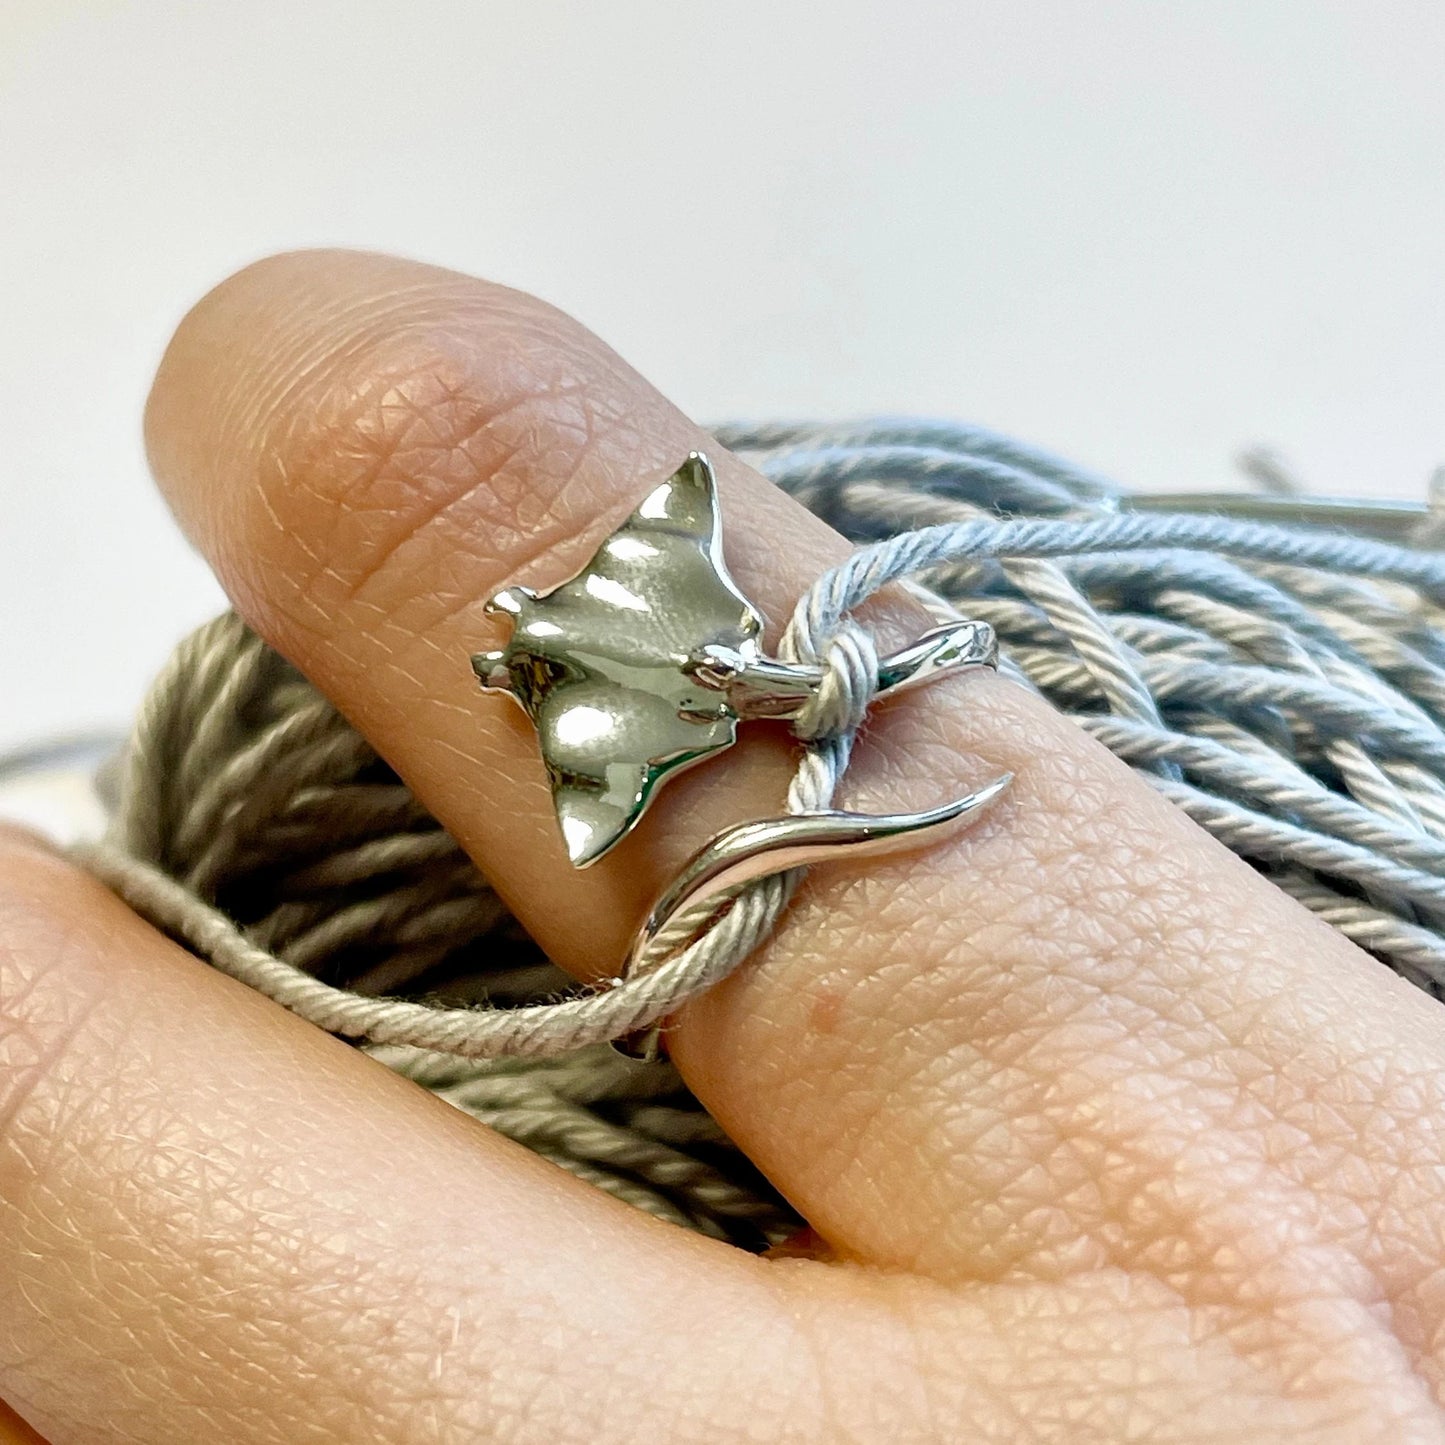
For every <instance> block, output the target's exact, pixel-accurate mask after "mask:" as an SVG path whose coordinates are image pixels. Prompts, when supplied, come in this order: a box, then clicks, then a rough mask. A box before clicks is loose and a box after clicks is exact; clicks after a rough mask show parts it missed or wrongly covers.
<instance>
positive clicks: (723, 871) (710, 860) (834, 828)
mask: <svg viewBox="0 0 1445 1445" xmlns="http://www.w3.org/2000/svg"><path fill="white" fill-rule="evenodd" d="M1012 781H1013V774H1012V773H1004V774H1002V775H1001V776H1000V777H997V778H995V779H994V780H993V781H992V782H991V783H987V784H985V786H983V787H982V788H979V789H978V790H977V791H976V792H972V793H967V794H965V795H964V796H963V797H961V798H956V799H955V800H954V801H953V802H951V803H945V804H943V806H942V807H939V808H929V809H927V810H926V811H925V812H921V813H879V814H872V813H844V812H826V813H789V814H785V815H783V816H782V817H777V818H760V819H758V820H757V821H755V822H751V823H739V824H738V825H737V826H736V827H732V828H725V829H724V830H723V831H722V832H721V833H719V834H717V835H716V836H715V837H714V838H711V839H710V840H709V841H708V842H707V843H705V844H704V845H703V846H702V847H701V848H699V849H698V851H697V852H696V853H694V854H693V855H692V857H691V858H689V859H688V861H687V862H686V863H685V864H684V865H683V866H682V869H681V870H680V871H679V873H678V875H677V877H676V878H674V879H673V881H672V882H671V883H670V884H669V885H668V887H667V888H666V889H665V890H664V891H663V893H662V894H661V895H660V896H659V898H658V900H657V902H656V903H655V904H653V906H652V909H651V911H650V912H649V913H648V915H647V917H646V919H645V920H644V921H643V923H642V926H641V927H640V928H639V929H638V930H637V933H636V935H635V936H634V938H633V941H632V947H631V948H630V949H629V950H628V955H627V962H626V963H625V964H624V965H623V969H622V975H621V976H622V977H623V978H627V977H630V976H631V975H632V974H633V973H634V972H635V971H636V970H637V968H638V967H639V965H641V964H642V963H643V961H644V960H645V958H646V956H647V953H648V950H649V948H650V946H651V944H652V942H653V940H654V939H656V938H657V937H658V935H659V934H661V933H662V932H663V931H664V930H665V929H666V928H667V927H668V926H669V924H671V923H672V922H673V921H674V920H676V919H680V918H682V917H683V916H684V915H687V914H694V916H695V917H696V918H698V919H699V920H700V919H702V918H705V917H706V916H707V910H708V907H709V905H710V904H717V905H719V906H720V905H721V904H722V903H724V902H725V901H726V900H727V899H728V898H729V897H731V896H732V895H734V894H735V893H737V892H738V890H739V889H741V888H743V887H745V886H746V885H747V884H749V883H753V882H756V881H757V880H758V879H760V878H767V877H769V876H770V875H772V874H774V873H782V872H785V871H787V870H788V869H790V868H805V867H808V866H810V865H812V864H814V863H826V862H830V861H837V862H846V861H850V860H856V859H860V858H876V857H878V856H879V855H881V854H885V853H900V852H903V851H904V850H905V849H910V848H923V847H927V846H928V845H929V844H932V843H937V842H941V841H942V840H943V839H945V838H947V837H949V836H951V835H952V834H953V833H955V832H957V831H958V830H959V829H961V828H963V827H965V826H966V825H967V824H969V823H971V822H973V821H974V820H975V819H976V818H978V817H979V815H980V814H982V813H983V812H984V811H985V810H986V809H987V808H988V807H989V806H990V804H992V803H994V802H995V801H997V799H998V798H999V797H1000V796H1002V794H1003V793H1005V792H1006V791H1007V790H1008V786H1009V784H1010V783H1011V782H1012ZM659 961H660V960H659ZM614 1047H616V1048H617V1050H618V1051H619V1052H620V1053H623V1054H626V1055H627V1056H628V1057H629V1058H635V1059H642V1060H645V1061H649V1062H650V1061H652V1060H655V1059H658V1058H661V1057H662V1055H663V1054H664V1052H665V1046H664V1042H663V1026H662V1024H654V1025H653V1026H652V1027H651V1028H646V1029H641V1030H639V1031H637V1032H636V1033H633V1034H628V1035H625V1036H624V1037H622V1038H620V1039H617V1040H615V1041H614Z"/></svg>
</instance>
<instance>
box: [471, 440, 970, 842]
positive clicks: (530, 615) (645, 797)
mask: <svg viewBox="0 0 1445 1445" xmlns="http://www.w3.org/2000/svg"><path fill="white" fill-rule="evenodd" d="M486 609H487V611H489V612H493V613H501V614H504V615H506V616H509V617H510V618H511V619H512V635H511V638H510V640H509V641H508V643H507V645H506V647H504V648H502V649H500V650H498V651H493V652H479V653H477V654H475V655H474V656H473V658H472V668H473V670H474V671H475V673H476V675H477V677H478V679H479V680H480V682H481V685H482V687H483V689H484V690H486V691H489V692H502V693H505V694H506V695H507V696H508V697H510V698H512V699H513V701H515V702H516V703H517V704H519V705H520V706H521V708H522V709H523V711H524V712H525V713H526V714H527V716H528V717H529V718H530V719H531V721H532V724H533V726H534V727H535V729H536V732H537V738H538V742H539V744H540V747H541V752H542V761H543V763H544V765H545V766H546V769H547V775H548V778H549V780H550V782H551V785H552V798H553V802H554V804H555V806H556V810H557V820H558V824H559V825H560V827H561V830H562V838H563V841H564V843H565V845H566V849H567V856H568V857H569V858H570V860H571V862H572V864H573V866H574V867H576V868H586V867H588V866H589V865H591V864H592V863H595V862H596V861H597V860H598V859H599V858H602V857H604V856H605V855H606V854H607V853H608V852H609V851H610V850H611V849H612V848H613V847H615V846H616V845H617V844H618V843H619V842H620V841H621V840H622V839H623V838H624V837H625V836H626V835H627V834H628V833H629V832H631V830H632V829H633V828H634V827H636V826H637V823H638V821H639V820H640V819H641V817H642V815H643V813H644V812H645V811H646V809H647V807H648V805H649V804H650V803H651V802H652V800H653V798H654V797H655V796H656V793H657V791H658V789H659V788H660V787H661V786H662V785H663V784H664V783H666V782H667V781H668V780H669V779H670V778H672V777H674V776H675V775H676V774H677V773H679V772H681V771H683V770H684V769H685V768H688V767H691V766H692V765H694V764H696V763H698V762H701V761H702V760H703V759H704V758H707V757H710V756H711V755H712V754H714V753H716V752H720V751H722V750H723V749H725V748H728V747H730V746H731V745H732V744H733V743H734V742H735V741H736V738H737V727H738V723H739V722H742V721H745V720H747V719H751V718H783V719H797V718H799V717H800V716H802V715H803V714H804V713H805V712H806V710H807V709H808V708H809V707H810V706H812V705H813V704H814V703H815V702H816V701H817V700H818V699H819V697H820V695H821V693H822V690H823V688H824V686H825V683H826V679H827V673H826V669H824V668H823V667H820V666H809V665H806V664H799V663H793V662H784V661H781V660H779V659H777V658H773V657H768V656H766V655H765V654H764V653H763V650H762V644H761V640H760V639H761V636H762V631H763V625H764V623H763V616H762V614H761V612H760V611H759V610H758V609H757V608H756V607H755V606H753V604H752V603H751V602H749V601H748V599H747V598H746V597H745V596H744V595H743V593H742V592H741V591H740V590H739V588H738V586H737V584H736V582H734V581H733V579H732V577H731V576H730V575H729V573H728V570H727V566H726V564H725V562H724V560H723V551H722V524H721V518H720V515H719V507H718V496H717V482H716V478H715V477H714V475H713V469H712V466H711V464H710V463H709V462H708V459H707V458H706V457H705V456H704V455H703V454H702V453H701V452H692V453H690V454H689V455H688V457H687V459H686V460H685V461H684V462H683V464H682V465H681V466H680V467H679V468H678V469H677V470H676V471H675V472H674V473H673V474H672V475H671V476H670V477H669V478H668V479H667V480H666V481H665V482H663V483H662V484H661V486H659V487H657V488H655V489H654V490H653V491H652V492H650V493H649V494H648V495H647V496H646V497H645V498H644V499H643V500H642V502H641V504H640V505H639V506H638V507H637V508H636V510H635V511H634V512H633V513H632V515H631V516H630V517H628V518H627V520H626V521H624V522H623V523H622V525H621V526H620V527H618V528H617V530H616V531H615V532H613V533H612V534H611V536H609V537H608V538H607V539H606V541H604V542H603V543H602V545H601V546H600V547H599V548H598V549H597V552H596V553H595V554H594V556H593V557H592V559H591V560H590V561H589V562H588V563H587V565H586V566H585V567H583V568H582V570H581V571H580V572H578V573H577V575H576V576H574V577H572V578H570V579H569V580H568V581H566V582H563V583H561V584H560V585H558V586H556V587H552V588H550V589H548V590H546V591H543V592H537V591H533V590H532V589H531V588H528V587H520V586H513V587H507V588H504V589H503V590H502V591H500V592H498V593H497V594H496V595H495V596H493V597H492V598H490V599H489V601H488V602H487V604H486ZM996 664H997V644H996V641H995V638H994V633H993V629H992V628H991V627H990V626H989V625H988V624H987V623H985V622H975V621H960V622H957V623H950V624H948V625H946V626H943V627H938V628H935V629H933V630H932V631H930V632H928V633H926V634H925V635H924V636H923V637H921V638H920V639H919V640H918V641H917V642H915V643H914V644H912V645H911V646H910V647H906V648H904V649H902V650H901V651H899V652H896V653H893V654H891V655H890V656H888V657H885V658H883V659H881V660H880V661H879V662H878V665H877V669H876V678H875V679H874V692H875V695H878V694H885V693H891V692H897V691H899V690H900V689H903V688H907V687H912V686H916V685H917V684H919V683H922V682H927V681H931V680H932V679H934V678H937V677H942V676H945V675H947V674H949V673H953V672H956V671H959V670H960V669H964V668H975V667H993V666H996ZM917 816H918V817H919V818H920V819H921V818H923V817H924V815H917ZM926 826H928V825H927V824H925V823H923V822H919V823H917V824H916V825H915V827H916V828H923V827H926ZM846 831H847V830H846V829H844V830H842V831H841V832H840V833H839V836H838V841H837V842H836V843H835V844H834V845H833V846H836V847H846V846H859V844H858V842H857V841H856V840H855V842H854V843H852V844H849V843H847V842H845V841H844V840H843V834H844V833H846ZM902 831H903V832H907V831H909V830H908V829H906V828H905V829H903V830H902ZM798 841H799V839H798V838H796V837H794V838H789V837H788V836H787V834H786V832H785V833H784V835H783V836H782V838H781V839H780V841H779V843H778V846H780V847H787V846H792V845H793V844H795V843H797V842H798Z"/></svg>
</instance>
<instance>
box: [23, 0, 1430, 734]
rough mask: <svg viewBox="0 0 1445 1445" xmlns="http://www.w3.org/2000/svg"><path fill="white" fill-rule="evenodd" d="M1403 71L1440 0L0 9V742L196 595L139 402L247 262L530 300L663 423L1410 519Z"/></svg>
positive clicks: (66, 3)
mask: <svg viewBox="0 0 1445 1445" xmlns="http://www.w3.org/2000/svg"><path fill="white" fill-rule="evenodd" d="M1442 77H1445V5H1442V4H1440V3H1438V0H1356V3H1338V0H1335V3H1331V0H1238V3H1221V0H1211V3H1204V0H1183V3H1181V0H1135V3H1128V0H1104V3H1092V0H1052V3H1045V0H958V3H951V4H913V3H908V0H891V3H876V4H875V3H862V0H831V3H826V4H803V3H789V0H766V3H759V0H748V3H722V4H709V5H703V4H696V3H688V0H658V3H651V4H649V3H620V4H619V3H575V4H558V3H536V0H515V3H477V0H470V3H468V0H452V3H445V0H443V3H426V0H421V3H399V0H348V3H307V0H228V3H219V0H218V3H203V0H191V3H185V0H176V3H168V4H163V3H103V0H90V3H86V0H0V747H4V746H5V745H6V744H8V743H13V742H17V741H19V740H21V739H23V738H25V737H28V736H31V735H34V734H37V733H46V732H49V731H51V730H54V729H57V728H72V727H77V726H81V725H85V724H98V723H108V722H116V723H118V722H120V721H121V720H123V718H124V717H125V716H126V715H127V714H128V713H129V711H130V710H131V709H132V708H133V706H134V704H135V702H136V700H137V698H138V696H139V694H140V691H141V689H142V687H143V684H144V681H145V678H146V677H147V675H148V674H149V673H150V672H151V671H152V670H153V669H154V668H155V667H156V666H157V665H159V663H160V662H161V660H162V659H163V657H164V656H165V654H166V652H167V651H168V650H169V647H170V645H171V644H172V643H173V641H174V640H175V639H176V638H178V637H179V636H180V635H181V633H182V632H183V631H185V630H186V629H187V628H189V627H190V626H191V625H193V624H195V623H197V622H199V621H201V620H202V619H203V618H205V617H206V616H207V615H209V614H210V613H211V612H212V611H213V610H215V609H216V608H217V607H218V606H219V605H220V597H219V594H218V593H217V592H216V590H215V588H214V585H213V584H212V583H211V582H210V580H209V578H208V577H207V575H206V573H205V571H204V569H203V567H202V566H201V564H200V563H199V562H198V561H196V560H195V559H194V558H193V557H191V556H190V555H189V554H188V553H187V551H186V550H185V548H184V546H183V545H182V543H181V542H180V541H179V540H178V539H177V537H176V536H175V535H174V534H173V532H172V530H171V528H170V524H169V522H168V519H167V518H166V516H165V514H164V512H163V510H162V508H161V506H160V504H159V503H158V502H157V501H156V499H155V498H154V497H153V495H152V494H151V492H150V490H149V487H148V484H147V481H146V477H145V467H144V460H143V457H142V455H141V452H140V445H139V417H140V409H141V404H142V400H143V398H144V394H145V390H146V385H147V382H148V379H149V374H150V372H151V370H152V368H153V366H154V364H155V361H156V359H157V356H158V354H159V352H160V349H161V347H162V346H163V345H164V342H165V339H166V336H167V334H168V332H169V330H170V328H171V327H172V326H173V324H174V323H175V321H176V319H177V318H178V317H179V315H180V314H181V312H182V311H183V310H184V309H185V307H186V306H187V305H188V304H189V303H190V302H191V301H192V300H193V299H194V298H195V297H197V296H198V295H199V294H201V293H202V292H203V291H204V290H205V289H206V288H207V287H209V286H210V285H212V284H213V283H214V282H216V281H217V280H219V279H220V278H221V277H222V276H223V275H224V274H225V273H227V272H228V271H229V270H232V269H234V268H235V267H237V266H239V265H241V264H243V263H244V262H246V261H247V260H249V259H251V258H253V257H255V256H258V255H261V254H263V253H265V252H268V251H272V250H276V249H281V248H285V247H291V246H300V245H314V244H319V243H344V244H351V245H361V246H372V247H380V248H388V249H394V250H398V251H402V252H408V253H411V254H414V255H417V256H421V257H425V258H428V259H433V260H437V261H441V262H444V263H447V264H450V265H453V266H456V267H460V268H465V269H471V270H475V271H480V272H483V273H485V274H487V275H490V276H493V277H496V278H498V279H502V280H506V281H508V282H510V283H512V284H515V285H520V286H524V287H528V288H530V289H533V290H535V291H538V292H540V293H542V294H543V295H545V296H547V297H549V298H550V299H552V300H554V301H556V302H558V303H560V304H561V305H563V306H565V307H567V308H569V309H571V310H572V311H574V312H575V313H576V314H578V315H579V316H580V317H582V318H583V319H584V320H585V321H587V322H588V323H590V324H591V325H592V326H593V327H594V329H596V330H598V331H599V332H601V333H602V334H603V335H604V336H605V337H606V338H607V339H608V340H609V341H611V342H612V343H613V344H614V345H615V346H616V347H618V349H619V350H621V351H622V352H623V353H624V354H625V355H627V356H628V357H629V358H630V359H631V360H632V361H633V362H634V363H636V364H637V365H638V366H639V367H641V369H642V370H643V371H645V372H647V373H649V374H650V375H651V376H652V377H653V379H654V380H655V381H657V382H658V383H659V384H660V385H661V386H662V387H663V388H664V389H665V390H668V391H669V392H671V394H672V395H673V396H674V397H675V398H676V399H677V400H678V401H679V402H680V403H681V404H682V405H683V406H684V407H686V408H688V409H689V410H691V411H692V412H693V413H694V414H696V415H698V416H699V417H701V418H704V419H707V418H716V417H722V416H727V415H732V414H743V413H746V414H753V415H767V414H791V413H820V414H830V415H837V414H844V413H857V412H863V411H868V410H916V411H922V412H931V413H945V414H951V415H955V416H959V417H964V418H968V419H972V420H976V421H981V422H985V423H989V424H992V425H995V426H998V427H1002V428H1005V429H1008V430H1011V431H1013V432H1016V433H1020V434H1022V435H1024V436H1027V437H1029V438H1031V439H1033V440H1036V441H1040V442H1044V443H1047V444H1049V445H1051V446H1053V447H1054V448H1056V449H1059V450H1062V451H1064V452H1067V453H1070V454H1072V455H1074V456H1076V457H1077V458H1079V459H1080V460H1082V461H1085V462H1087V463H1090V464H1092V465H1093V466H1095V467H1097V468H1099V469H1101V470H1104V471H1107V472H1110V473H1112V474H1114V475H1115V476H1117V477H1119V478H1120V479H1122V480H1125V481H1127V482H1129V483H1131V484H1134V485H1138V486H1143V487H1151V488H1158V487H1168V486H1190V487H1200V486H1217V485H1230V484H1233V483H1234V482H1235V481H1236V478H1235V474H1234V466H1233V458H1234V456H1235V454H1236V453H1237V452H1238V450H1239V449H1240V448H1241V447H1242V446H1245V445H1248V444H1253V443H1260V442H1264V443H1269V444H1272V445H1273V446H1275V447H1277V448H1278V449H1280V451H1281V452H1282V453H1283V454H1284V455H1285V456H1286V457H1287V458H1288V459H1289V460H1290V461H1291V463H1292V464H1293V466H1294V468H1295V469H1296V471H1297V472H1298V473H1299V474H1300V475H1301V476H1302V477H1303V478H1304V479H1305V480H1306V481H1307V482H1308V483H1309V484H1310V485H1311V486H1313V487H1314V488H1316V489H1318V490H1327V491H1337V492H1355V493H1370V494H1376V495H1392V494H1393V495H1406V496H1418V495H1420V494H1421V492H1422V489H1423V486H1424V482H1425V479H1426V477H1427V475H1428V473H1429V472H1430V471H1431V469H1432V468H1433V467H1435V466H1436V465H1438V464H1439V463H1441V462H1442V461H1445V299H1442V298H1445V286H1442V271H1445V80H1442Z"/></svg>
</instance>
